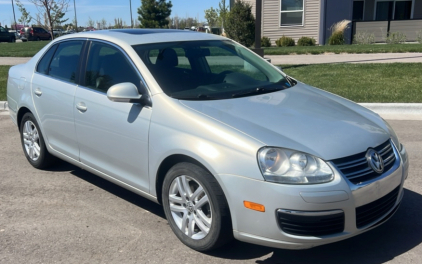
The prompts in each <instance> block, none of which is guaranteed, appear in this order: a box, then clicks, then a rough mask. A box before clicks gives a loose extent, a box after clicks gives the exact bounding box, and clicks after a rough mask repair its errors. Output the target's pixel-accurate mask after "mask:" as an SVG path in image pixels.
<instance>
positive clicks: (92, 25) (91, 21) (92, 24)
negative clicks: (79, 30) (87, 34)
mask: <svg viewBox="0 0 422 264" xmlns="http://www.w3.org/2000/svg"><path fill="white" fill-rule="evenodd" d="M94 24H95V22H94V20H92V18H91V17H90V16H89V17H88V22H86V25H87V26H88V27H89V28H93V27H94Z"/></svg>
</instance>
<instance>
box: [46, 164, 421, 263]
mask: <svg viewBox="0 0 422 264" xmlns="http://www.w3.org/2000/svg"><path fill="white" fill-rule="evenodd" d="M50 170H51V171H70V172H71V173H72V174H73V175H75V176H76V177H78V178H80V179H82V180H84V181H87V182H89V183H91V184H93V185H95V186H97V187H99V188H101V189H103V190H105V191H107V192H109V193H111V194H114V195H116V196H118V197H120V198H122V199H124V200H126V201H128V202H130V203H132V204H134V205H136V206H139V207H140V208H143V209H145V210H148V211H150V212H151V213H153V214H155V215H157V216H159V217H161V218H163V219H165V215H164V211H163V209H162V207H161V206H160V205H158V204H156V203H154V202H152V201H150V200H148V199H146V198H143V197H141V196H139V195H137V194H135V193H132V192H130V191H128V190H126V189H124V188H122V187H120V186H118V185H115V184H114V183H111V182H108V181H106V180H104V179H102V178H100V177H98V176H96V175H94V174H92V173H90V172H87V171H84V170H82V169H80V168H78V167H76V166H73V165H71V164H69V163H67V162H58V163H57V165H55V166H54V167H52V168H50ZM420 208H422V195H420V194H419V193H416V192H413V191H410V190H408V189H404V197H403V201H402V204H401V206H400V208H399V210H398V211H397V213H396V214H395V215H394V216H393V217H392V218H391V219H390V220H388V221H387V222H386V223H384V224H383V225H381V226H379V227H377V228H375V229H373V230H371V231H368V232H367V233H364V234H361V235H359V236H356V237H353V238H350V239H347V240H343V241H340V242H337V243H333V244H328V245H324V246H320V247H316V248H312V249H305V250H283V249H274V248H267V247H262V246H257V245H252V244H248V243H243V242H240V241H233V242H231V243H229V244H228V245H226V246H224V247H223V248H220V249H217V250H215V251H212V252H208V253H206V254H208V255H210V256H214V257H218V258H224V259H236V260H248V259H256V258H260V257H262V256H265V255H268V254H270V253H271V252H273V254H272V255H271V257H269V258H267V259H265V260H257V261H256V263H259V264H281V263H283V264H284V263H294V264H298V263H324V264H331V263H332V264H337V263H360V264H376V263H382V262H388V261H390V260H392V259H394V258H395V257H396V256H399V255H401V254H404V253H406V252H407V251H409V250H411V249H412V248H414V247H415V246H417V245H419V244H420V243H421V242H422V224H421V219H422V210H420Z"/></svg>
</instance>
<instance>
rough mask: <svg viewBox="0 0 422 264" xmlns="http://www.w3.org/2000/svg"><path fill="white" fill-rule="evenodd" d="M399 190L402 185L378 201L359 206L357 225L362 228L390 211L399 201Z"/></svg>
mask: <svg viewBox="0 0 422 264" xmlns="http://www.w3.org/2000/svg"><path fill="white" fill-rule="evenodd" d="M399 190H400V186H399V187H397V188H396V189H394V190H393V191H391V192H390V193H388V194H387V195H385V196H384V197H381V198H380V199H378V200H376V201H373V202H371V203H369V204H365V205H362V206H359V207H357V208H356V227H357V228H362V227H364V226H366V225H368V224H370V223H372V222H374V221H376V220H377V219H378V218H380V217H382V216H383V215H385V214H386V213H387V212H388V211H390V210H391V208H393V206H394V204H395V203H396V201H397V196H398V194H399Z"/></svg>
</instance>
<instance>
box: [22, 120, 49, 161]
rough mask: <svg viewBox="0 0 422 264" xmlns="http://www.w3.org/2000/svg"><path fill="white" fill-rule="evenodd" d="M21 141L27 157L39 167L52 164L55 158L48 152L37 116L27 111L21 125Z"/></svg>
mask: <svg viewBox="0 0 422 264" xmlns="http://www.w3.org/2000/svg"><path fill="white" fill-rule="evenodd" d="M20 133H21V143H22V148H23V151H24V153H25V156H26V159H27V160H28V161H29V163H30V164H31V165H32V166H34V167H35V168H37V169H44V168H47V167H48V166H50V165H51V164H52V163H53V162H54V161H55V158H54V157H53V156H52V155H51V154H50V153H49V152H48V150H47V148H46V146H45V142H44V138H43V135H42V133H41V130H40V128H39V126H38V123H37V121H36V120H35V117H34V116H33V115H32V114H31V113H26V114H25V115H24V116H23V118H22V121H21V125H20Z"/></svg>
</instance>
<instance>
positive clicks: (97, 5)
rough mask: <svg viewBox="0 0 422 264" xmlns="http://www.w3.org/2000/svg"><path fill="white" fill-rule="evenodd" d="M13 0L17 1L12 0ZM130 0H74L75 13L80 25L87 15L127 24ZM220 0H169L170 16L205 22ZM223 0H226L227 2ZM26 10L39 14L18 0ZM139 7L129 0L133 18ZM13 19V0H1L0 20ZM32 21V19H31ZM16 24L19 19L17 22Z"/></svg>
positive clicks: (136, 0)
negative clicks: (170, 6)
mask: <svg viewBox="0 0 422 264" xmlns="http://www.w3.org/2000/svg"><path fill="white" fill-rule="evenodd" d="M14 1H16V0H14ZM129 2H130V0H124V1H116V0H101V1H99V0H75V3H76V15H77V18H78V25H79V26H87V22H88V19H89V17H90V18H91V19H92V20H94V21H100V20H101V19H103V18H105V19H106V20H107V22H108V23H111V24H112V25H114V19H115V18H122V19H123V21H126V23H127V25H130V8H129ZM219 2H220V0H172V1H171V3H172V4H173V8H172V12H171V16H176V15H177V16H179V17H188V16H189V17H195V18H198V19H199V21H200V22H205V18H204V10H205V9H208V8H210V7H214V8H217V7H218V3H219ZM228 2H229V1H227V0H226V3H227V5H228ZM21 3H22V4H23V5H24V7H25V8H26V10H27V11H28V12H29V13H30V15H31V16H32V17H35V16H36V14H37V13H38V11H37V9H36V7H35V6H34V4H32V3H31V2H29V1H28V0H21ZM140 6H141V0H132V17H133V19H137V18H138V13H137V9H138V7H140ZM15 14H16V21H18V19H19V18H20V16H21V14H20V12H19V10H18V8H17V7H16V4H15ZM65 18H69V20H68V22H72V20H73V18H74V8H73V0H70V1H69V8H68V11H67V13H66V15H65ZM12 21H13V9H12V0H0V23H1V25H2V26H4V25H7V26H8V27H10V25H11V22H12ZM31 23H34V21H31ZM18 24H19V22H18Z"/></svg>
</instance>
